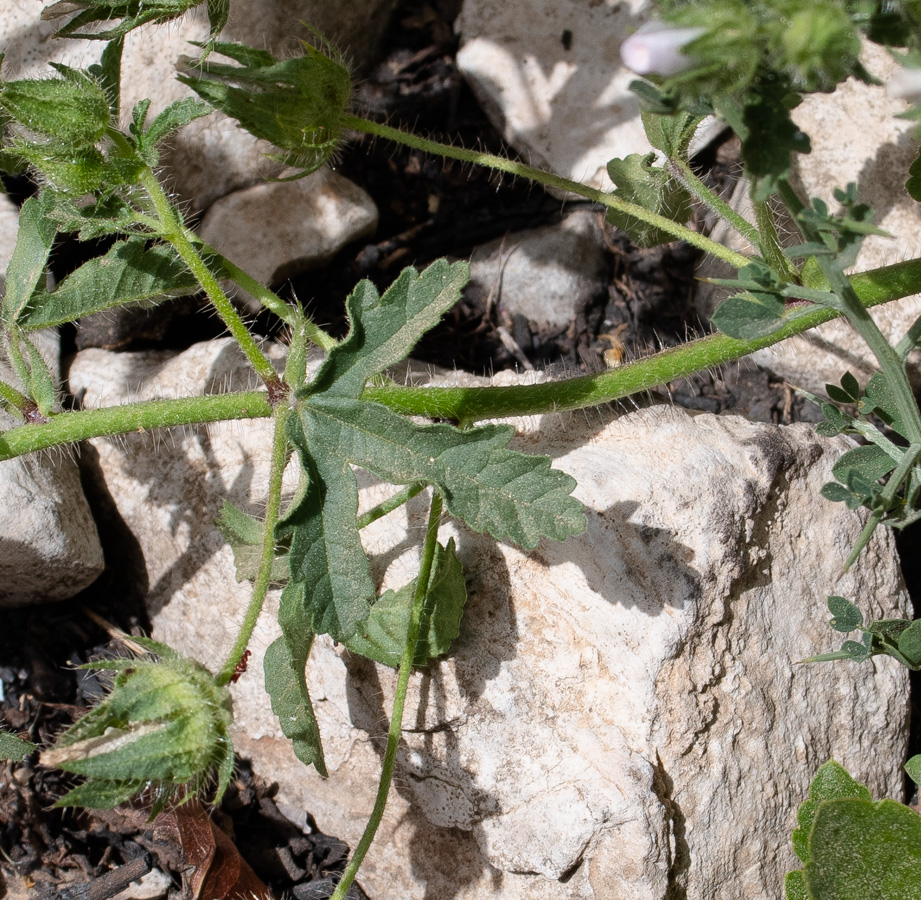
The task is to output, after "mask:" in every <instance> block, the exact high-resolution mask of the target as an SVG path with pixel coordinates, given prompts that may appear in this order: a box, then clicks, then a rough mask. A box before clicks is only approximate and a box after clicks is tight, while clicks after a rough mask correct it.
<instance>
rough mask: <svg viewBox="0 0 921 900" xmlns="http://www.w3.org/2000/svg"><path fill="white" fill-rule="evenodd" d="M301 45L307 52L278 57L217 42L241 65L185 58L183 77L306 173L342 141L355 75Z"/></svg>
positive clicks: (216, 47) (218, 47)
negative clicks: (297, 55)
mask: <svg viewBox="0 0 921 900" xmlns="http://www.w3.org/2000/svg"><path fill="white" fill-rule="evenodd" d="M303 48H304V55H303V56H300V57H295V58H293V59H286V60H278V59H276V58H275V57H274V56H272V55H271V54H270V53H268V52H266V51H264V50H255V49H253V48H252V47H247V46H245V45H243V44H229V43H216V44H215V45H214V48H213V49H214V53H216V54H219V55H221V56H226V57H229V58H230V59H232V60H234V61H235V62H237V63H239V65H238V66H231V65H227V64H224V63H217V62H213V61H212V60H211V59H209V60H207V61H191V60H186V61H185V67H184V72H183V74H182V75H180V76H179V80H180V81H181V82H182V83H183V84H187V85H188V86H189V87H190V88H192V90H193V91H195V92H196V93H197V94H198V95H199V96H200V97H202V98H203V99H205V100H207V101H208V103H210V104H211V105H212V106H214V107H215V108H217V109H219V110H221V111H222V112H223V113H226V114H227V115H228V116H230V117H231V118H234V119H236V120H237V121H238V122H239V123H240V125H241V126H242V127H243V128H245V129H246V130H247V131H248V132H250V134H253V135H255V136H256V137H258V138H262V139H264V140H267V141H269V142H270V143H271V144H273V145H274V146H276V147H278V148H279V149H280V150H281V151H283V152H282V153H281V154H280V155H279V156H278V157H277V158H278V159H280V160H281V161H283V162H284V163H286V164H287V165H289V166H294V167H296V168H299V169H301V170H302V171H301V173H300V175H307V174H309V173H310V172H314V171H316V170H317V169H319V168H320V166H322V165H323V163H325V162H326V161H327V160H328V159H329V158H330V157H331V156H332V155H333V154H334V153H335V151H336V148H337V147H338V145H339V141H340V140H341V133H342V118H343V116H344V115H345V112H346V108H347V106H348V102H349V95H350V93H351V78H350V76H349V71H348V69H347V68H346V67H345V66H344V65H343V64H342V63H341V62H339V61H337V60H335V59H332V58H331V57H329V56H326V55H325V54H323V53H322V52H321V51H320V50H318V49H316V48H314V47H311V46H310V45H309V44H306V43H303Z"/></svg>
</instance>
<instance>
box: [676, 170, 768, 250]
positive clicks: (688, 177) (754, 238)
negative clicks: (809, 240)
mask: <svg viewBox="0 0 921 900" xmlns="http://www.w3.org/2000/svg"><path fill="white" fill-rule="evenodd" d="M670 162H671V164H672V165H673V166H674V167H675V168H676V169H677V170H678V172H679V173H680V176H681V183H682V184H683V185H684V186H685V187H686V188H687V189H688V190H689V191H690V192H691V193H692V194H693V195H694V196H695V197H696V198H697V199H698V200H700V202H701V203H703V204H705V205H706V206H709V207H710V209H712V210H713V211H714V212H715V213H716V214H717V215H718V216H719V217H720V218H722V219H725V221H726V222H728V223H729V224H730V225H731V226H732V227H733V228H734V229H735V230H736V231H737V232H738V233H739V234H740V235H742V237H744V238H745V240H746V241H748V242H749V243H750V244H751V245H752V247H758V248H760V246H761V236H760V235H759V234H758V229H757V228H755V226H754V225H752V224H751V222H747V221H745V219H744V218H743V217H742V216H740V215H739V214H738V213H737V212H736V211H735V210H734V209H733V208H732V207H731V206H730V205H729V204H728V203H727V202H726V201H725V200H723V198H722V197H720V196H718V195H717V194H715V193H714V192H713V191H711V190H710V188H708V187H707V186H706V185H705V184H704V183H703V181H701V180H700V178H699V177H698V175H697V173H696V172H695V171H694V170H693V169H692V168H691V164H690V163H689V162H688V161H687V160H686V159H673V160H670Z"/></svg>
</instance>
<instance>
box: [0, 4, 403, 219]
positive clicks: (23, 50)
mask: <svg viewBox="0 0 921 900" xmlns="http://www.w3.org/2000/svg"><path fill="white" fill-rule="evenodd" d="M393 6H394V0H364V2H362V4H361V5H360V9H359V7H356V6H355V5H354V4H348V3H338V4H331V3H324V2H323V0H234V2H233V3H232V4H231V13H230V20H229V21H228V23H227V27H226V28H225V29H224V31H223V32H222V35H221V38H222V40H226V41H240V42H243V43H247V44H250V45H251V46H254V47H257V48H259V49H267V50H269V51H271V52H272V53H275V54H276V55H281V56H287V55H291V54H293V53H296V52H299V43H298V40H299V39H309V38H311V34H310V32H309V30H308V29H307V28H306V27H305V26H303V25H302V24H301V23H302V22H311V23H313V24H314V25H315V26H316V27H318V28H319V29H320V30H321V31H322V32H323V34H325V35H326V36H328V37H329V38H330V39H331V40H332V41H333V42H334V43H335V44H336V45H338V46H341V47H342V48H343V49H344V51H345V53H346V55H347V56H349V57H353V58H355V59H357V60H359V61H364V60H365V59H367V58H368V56H369V55H370V54H372V53H373V52H374V48H375V47H376V45H377V42H378V40H379V38H380V36H381V35H382V33H383V30H384V28H385V27H386V24H387V21H388V20H389V16H390V12H391V11H392V9H393ZM40 13H41V9H40V7H39V5H38V4H36V3H35V2H34V0H4V4H3V17H2V19H0V46H2V47H4V48H5V49H6V57H5V59H4V69H3V74H4V77H5V78H10V79H11V78H23V77H35V76H41V77H46V76H47V75H48V74H49V70H48V69H47V63H48V62H63V63H66V64H68V65H71V66H75V67H85V66H87V65H89V64H91V63H94V62H97V61H98V59H99V54H100V53H101V52H102V47H103V44H102V43H101V42H99V41H86V40H72V39H67V40H57V39H55V38H53V32H54V28H55V27H56V23H54V22H41V21H40V19H39V16H40ZM207 37H208V21H207V15H206V13H205V7H204V5H201V6H199V7H196V8H195V9H194V10H192V11H191V12H189V13H188V14H187V15H185V16H184V17H183V18H182V19H181V20H179V21H176V22H171V23H169V24H167V25H165V26H156V27H154V26H146V27H144V28H140V29H137V30H135V31H133V32H132V33H131V34H130V35H128V37H127V38H126V39H125V50H124V54H123V60H122V85H123V89H122V111H123V120H124V122H125V123H127V122H128V121H130V112H131V109H132V107H133V106H134V105H135V104H136V103H137V102H138V101H139V100H142V99H144V98H147V97H149V98H151V99H152V101H153V102H152V104H151V107H150V112H149V117H150V118H153V117H154V116H155V115H156V114H157V113H159V112H160V111H161V110H162V109H164V107H166V106H168V105H169V104H170V103H172V102H174V101H175V100H179V99H180V98H182V97H186V96H192V92H191V91H190V90H189V89H188V88H187V87H185V86H184V85H182V84H180V83H179V82H178V81H176V78H175V75H176V70H175V66H176V61H177V60H178V59H179V57H180V56H183V55H185V56H190V55H194V53H195V52H196V51H195V48H194V47H191V46H190V45H189V43H188V42H189V41H203V40H206V39H207ZM313 40H316V38H315V37H314V38H313ZM269 150H270V148H269V146H268V145H267V144H265V143H264V142H260V141H257V140H256V139H255V138H253V137H252V136H250V135H249V134H248V133H246V132H244V131H241V130H240V129H239V128H237V126H236V124H235V123H234V122H233V121H232V120H230V119H227V118H226V117H225V116H223V115H222V114H220V113H216V112H215V113H213V114H212V115H211V116H208V117H207V118H206V119H199V120H197V121H196V122H193V123H192V124H191V125H190V126H189V127H188V128H185V129H183V130H182V131H181V132H180V133H179V134H177V135H175V136H174V137H173V138H171V139H170V142H169V150H168V152H165V153H164V154H163V160H162V161H163V163H164V165H165V169H166V171H167V174H168V177H169V180H170V185H171V187H172V189H173V190H174V191H175V192H176V193H177V194H178V195H179V197H180V198H181V199H182V200H183V201H184V202H185V203H186V204H187V208H191V209H193V210H194V211H201V210H204V209H207V208H208V206H209V205H210V204H211V203H212V202H213V201H214V200H216V199H217V198H218V197H221V196H223V195H224V194H226V193H228V192H229V191H231V190H235V189H237V188H240V187H243V186H246V185H251V184H253V183H255V182H256V181H258V180H259V179H260V177H261V176H265V175H277V174H278V173H279V172H280V170H281V165H280V164H279V163H276V162H273V161H271V160H268V159H266V157H265V155H264V154H265V153H267V152H268V151H269Z"/></svg>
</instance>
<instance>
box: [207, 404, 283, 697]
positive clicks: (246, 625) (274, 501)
mask: <svg viewBox="0 0 921 900" xmlns="http://www.w3.org/2000/svg"><path fill="white" fill-rule="evenodd" d="M290 415H291V410H290V409H288V408H287V407H285V406H283V405H281V404H279V405H278V406H276V407H275V411H274V412H273V413H272V424H273V431H272V455H271V457H270V461H269V491H268V501H267V503H266V510H265V531H264V532H263V534H262V553H261V555H260V558H259V570H258V572H257V573H256V580H255V581H254V582H253V597H252V600H250V602H249V606H248V607H247V608H246V614H245V615H244V617H243V625H242V626H241V627H240V633H239V634H238V635H237V639H236V641H235V642H234V645H233V648H232V649H231V651H230V653H229V655H228V656H227V662H225V663H224V665H223V666H222V667H221V671H220V672H219V673H218V675H217V679H216V680H217V683H218V684H227V683H228V682H230V680H231V679H232V678H233V676H234V674H235V672H236V670H237V665H238V664H239V663H240V662H241V660H242V659H243V654H244V653H245V652H246V648H247V646H248V645H249V641H250V638H251V637H252V636H253V630H254V629H255V627H256V621H257V620H258V619H259V614H260V613H261V612H262V607H263V605H264V604H265V595H266V592H267V591H268V589H269V584H270V583H271V581H272V564H273V563H274V562H275V525H276V524H277V523H278V512H279V510H280V509H281V482H282V477H283V476H284V474H285V464H286V463H287V462H288V442H287V439H286V438H285V422H286V421H287V420H288V416H290Z"/></svg>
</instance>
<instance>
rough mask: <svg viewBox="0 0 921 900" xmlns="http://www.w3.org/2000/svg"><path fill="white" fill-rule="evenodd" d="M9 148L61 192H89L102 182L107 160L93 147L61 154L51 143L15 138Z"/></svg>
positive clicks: (98, 186)
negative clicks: (77, 152) (30, 142)
mask: <svg viewBox="0 0 921 900" xmlns="http://www.w3.org/2000/svg"><path fill="white" fill-rule="evenodd" d="M10 150H11V152H12V153H14V154H15V155H16V156H17V157H18V158H19V159H21V160H24V161H25V162H27V163H28V164H29V165H30V166H31V167H32V168H33V169H35V171H36V172H39V173H41V177H42V181H43V182H44V183H47V184H48V185H49V186H50V187H52V188H54V189H55V190H57V191H61V192H62V193H67V194H79V195H82V194H89V193H92V192H93V191H96V190H98V189H99V188H100V187H101V186H102V184H103V182H104V181H105V177H106V162H105V159H104V158H103V155H102V154H101V153H100V152H99V151H98V150H97V149H96V148H95V147H89V148H87V149H84V150H83V151H82V152H81V153H80V154H79V155H77V154H73V153H72V154H66V153H62V152H60V150H59V149H58V148H57V147H53V146H51V145H45V144H27V143H25V142H23V141H16V142H14V143H13V144H12V146H11V147H10Z"/></svg>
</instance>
